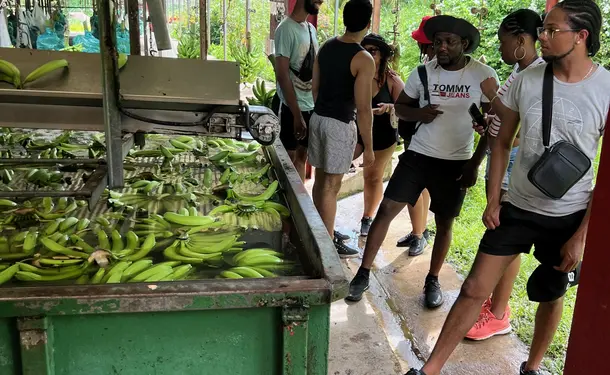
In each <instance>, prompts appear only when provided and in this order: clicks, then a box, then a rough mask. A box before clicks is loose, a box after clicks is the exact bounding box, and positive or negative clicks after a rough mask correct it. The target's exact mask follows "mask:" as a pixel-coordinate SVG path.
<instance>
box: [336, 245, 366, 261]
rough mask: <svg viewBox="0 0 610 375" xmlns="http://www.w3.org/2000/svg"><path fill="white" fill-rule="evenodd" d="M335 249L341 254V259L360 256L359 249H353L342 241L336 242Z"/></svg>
mask: <svg viewBox="0 0 610 375" xmlns="http://www.w3.org/2000/svg"><path fill="white" fill-rule="evenodd" d="M335 248H336V249H337V253H339V258H356V257H358V256H359V255H360V251H359V250H358V249H353V248H351V247H349V246H347V245H346V244H344V243H343V242H341V241H335Z"/></svg>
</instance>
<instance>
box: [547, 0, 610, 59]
mask: <svg viewBox="0 0 610 375" xmlns="http://www.w3.org/2000/svg"><path fill="white" fill-rule="evenodd" d="M555 7H556V8H559V9H561V10H563V11H564V12H565V13H566V15H567V17H568V24H569V25H570V27H571V28H572V29H574V30H587V31H588V32H589V36H588V37H587V50H588V52H589V56H595V54H596V53H597V52H598V51H599V48H600V42H599V38H600V33H601V28H602V12H601V10H600V9H599V6H598V5H597V4H596V3H595V2H594V1H593V0H564V1H562V2H560V3H558V4H557V5H555Z"/></svg>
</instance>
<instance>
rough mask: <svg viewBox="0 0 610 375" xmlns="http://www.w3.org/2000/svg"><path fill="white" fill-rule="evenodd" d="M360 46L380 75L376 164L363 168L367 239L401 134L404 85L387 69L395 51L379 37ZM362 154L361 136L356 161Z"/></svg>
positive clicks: (363, 233)
mask: <svg viewBox="0 0 610 375" xmlns="http://www.w3.org/2000/svg"><path fill="white" fill-rule="evenodd" d="M361 44H362V46H363V47H364V49H366V50H367V51H368V52H369V53H370V54H371V56H373V58H374V59H375V67H376V69H377V74H376V76H375V78H374V80H373V93H372V94H373V103H372V106H373V114H374V117H373V151H374V152H375V163H374V164H373V165H372V166H370V167H367V168H364V213H363V216H362V220H361V225H360V235H361V236H367V235H368V233H369V229H370V227H371V223H372V222H373V215H374V214H375V211H376V210H377V206H379V202H381V197H382V195H383V172H384V171H385V168H386V165H387V163H388V162H389V161H390V160H391V159H392V154H393V153H394V150H395V149H396V141H397V140H398V131H397V129H396V126H395V125H394V121H393V112H394V102H395V101H396V99H397V98H398V96H399V95H400V93H401V92H402V90H403V89H404V87H405V84H404V83H403V82H402V80H401V79H400V77H399V76H398V74H396V73H395V72H394V71H392V70H391V69H390V68H389V66H388V62H389V60H390V58H391V57H392V55H393V50H392V47H390V45H389V44H387V43H386V41H385V40H384V39H383V37H381V36H379V35H377V34H369V35H367V36H366V37H364V40H363V41H362V43H361ZM363 151H364V145H363V143H362V138H360V134H358V143H357V144H356V150H355V152H354V159H356V158H358V157H359V156H360V155H361V154H362V152H363Z"/></svg>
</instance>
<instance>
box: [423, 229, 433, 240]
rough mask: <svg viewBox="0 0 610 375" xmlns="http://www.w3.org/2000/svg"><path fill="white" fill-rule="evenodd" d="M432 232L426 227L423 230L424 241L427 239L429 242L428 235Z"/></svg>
mask: <svg viewBox="0 0 610 375" xmlns="http://www.w3.org/2000/svg"><path fill="white" fill-rule="evenodd" d="M432 234H433V233H431V232H430V230H429V229H428V228H426V230H425V231H424V238H425V239H426V241H428V243H430V236H431V235H432Z"/></svg>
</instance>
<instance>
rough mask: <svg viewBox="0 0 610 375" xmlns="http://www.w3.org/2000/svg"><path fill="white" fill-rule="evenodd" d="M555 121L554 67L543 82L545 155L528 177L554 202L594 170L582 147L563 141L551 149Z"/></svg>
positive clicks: (543, 140) (550, 68)
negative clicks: (552, 126)
mask: <svg viewBox="0 0 610 375" xmlns="http://www.w3.org/2000/svg"><path fill="white" fill-rule="evenodd" d="M552 121H553V65H552V64H548V65H547V67H546V70H545V71H544V80H543V83H542V142H543V144H544V153H543V154H542V156H541V157H540V159H539V160H538V161H537V162H536V164H534V166H533V167H532V168H531V169H530V171H529V172H528V174H527V178H528V179H529V181H530V182H531V183H532V184H533V185H534V186H535V187H536V188H538V190H540V191H541V192H542V193H543V194H544V195H546V196H547V197H549V198H551V199H561V198H562V197H563V196H564V195H565V194H566V193H567V192H568V190H570V189H571V188H572V186H574V185H575V184H576V183H577V182H578V181H580V179H581V178H583V176H584V175H585V174H586V173H587V172H588V171H589V169H590V168H591V159H589V157H588V156H587V155H585V154H584V153H583V152H582V151H581V150H580V149H579V148H578V147H576V146H575V145H573V144H572V143H570V142H568V141H564V140H561V141H559V142H557V143H555V144H553V145H552V146H550V147H549V144H550V141H551V125H552Z"/></svg>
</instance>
